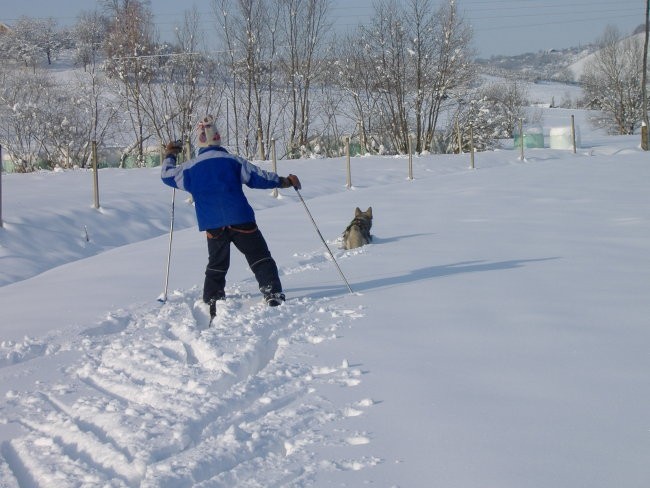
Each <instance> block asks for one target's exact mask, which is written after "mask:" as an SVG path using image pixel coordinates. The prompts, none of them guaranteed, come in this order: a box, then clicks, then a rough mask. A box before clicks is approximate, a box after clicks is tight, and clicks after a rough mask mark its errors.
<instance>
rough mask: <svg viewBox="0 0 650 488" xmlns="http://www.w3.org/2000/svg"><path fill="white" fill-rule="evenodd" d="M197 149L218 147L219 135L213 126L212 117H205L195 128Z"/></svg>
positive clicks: (219, 143) (219, 142)
mask: <svg viewBox="0 0 650 488" xmlns="http://www.w3.org/2000/svg"><path fill="white" fill-rule="evenodd" d="M197 131H198V134H199V138H198V143H199V147H208V146H220V145H221V135H219V131H217V129H216V127H215V126H214V117H212V115H206V116H205V117H203V120H201V121H200V122H199V124H198V126H197Z"/></svg>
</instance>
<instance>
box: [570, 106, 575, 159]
mask: <svg viewBox="0 0 650 488" xmlns="http://www.w3.org/2000/svg"><path fill="white" fill-rule="evenodd" d="M571 139H572V140H573V154H575V153H576V121H575V115H572V116H571Z"/></svg>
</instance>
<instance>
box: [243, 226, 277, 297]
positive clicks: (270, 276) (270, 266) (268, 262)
mask: <svg viewBox="0 0 650 488" xmlns="http://www.w3.org/2000/svg"><path fill="white" fill-rule="evenodd" d="M231 231H232V232H231V235H232V242H233V243H234V244H235V246H236V247H237V249H238V250H239V251H240V252H241V253H242V254H243V255H244V256H245V257H246V261H247V262H248V265H249V266H250V268H251V271H253V273H254V274H255V279H256V280H257V284H258V285H259V288H260V291H261V292H262V293H263V294H264V296H265V297H266V296H267V295H270V294H278V295H279V294H281V293H282V283H281V282H280V277H279V273H278V266H277V264H276V263H275V260H274V259H273V257H272V256H271V252H270V251H269V248H268V246H267V244H266V241H265V240H264V236H262V233H261V232H260V230H259V229H258V228H257V225H256V224H254V223H250V224H243V225H237V226H231Z"/></svg>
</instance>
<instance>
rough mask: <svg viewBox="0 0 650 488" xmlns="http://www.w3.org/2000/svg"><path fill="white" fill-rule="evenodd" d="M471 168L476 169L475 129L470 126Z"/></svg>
mask: <svg viewBox="0 0 650 488" xmlns="http://www.w3.org/2000/svg"><path fill="white" fill-rule="evenodd" d="M469 161H470V165H469V167H470V168H472V169H474V129H473V127H472V126H471V125H470V126H469Z"/></svg>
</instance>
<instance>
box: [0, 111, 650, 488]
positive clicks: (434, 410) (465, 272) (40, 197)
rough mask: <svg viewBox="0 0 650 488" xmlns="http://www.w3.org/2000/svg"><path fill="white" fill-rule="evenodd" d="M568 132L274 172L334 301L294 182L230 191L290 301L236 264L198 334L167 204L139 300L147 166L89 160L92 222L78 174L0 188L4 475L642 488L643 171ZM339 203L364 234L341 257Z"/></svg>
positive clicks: (155, 207) (646, 169)
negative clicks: (263, 297) (96, 196)
mask: <svg viewBox="0 0 650 488" xmlns="http://www.w3.org/2000/svg"><path fill="white" fill-rule="evenodd" d="M545 113H547V114H550V117H549V119H548V120H551V121H552V114H558V113H561V114H562V117H565V116H566V114H567V113H569V112H558V111H547V112H545ZM577 114H578V117H577V118H578V120H580V121H582V120H584V114H583V113H577ZM552 123H554V122H552ZM565 123H566V122H565ZM545 125H547V124H545ZM582 129H583V130H582V146H581V147H580V148H579V149H578V152H577V154H573V152H572V151H563V150H555V149H548V148H547V149H528V150H527V151H526V155H525V160H524V161H521V160H519V151H518V150H515V149H504V150H500V151H494V152H488V153H479V154H477V155H476V158H475V164H476V169H474V170H471V169H469V155H467V154H465V155H456V156H452V155H450V156H437V155H427V156H422V157H415V158H414V160H413V168H414V170H413V173H414V179H413V180H412V181H410V180H409V179H408V178H407V170H408V160H407V158H405V157H378V156H377V157H374V156H372V157H361V158H353V159H352V183H353V188H352V189H350V190H348V189H347V188H346V186H345V183H346V169H345V160H344V158H339V159H317V160H299V161H289V162H287V161H281V162H280V163H279V172H280V174H287V173H289V172H291V173H295V174H297V175H299V176H300V178H301V181H302V183H303V190H302V191H301V194H302V195H303V197H304V198H305V201H306V203H307V205H308V207H309V209H310V211H311V212H312V214H313V216H314V218H315V220H316V221H317V223H318V225H319V228H320V230H321V232H322V234H323V236H324V237H325V239H326V240H327V241H328V245H329V247H330V249H332V252H333V253H334V255H335V257H336V259H337V262H338V263H339V265H340V266H341V269H342V270H343V272H344V274H345V276H346V277H347V279H348V281H349V282H350V285H351V286H352V288H353V290H354V293H353V294H350V293H348V291H347V289H346V287H345V284H344V283H343V281H342V279H341V277H340V276H339V274H338V272H337V270H336V267H335V266H334V263H332V261H331V259H330V258H329V256H328V254H327V252H326V251H325V248H324V246H323V245H322V243H321V242H320V240H319V238H318V235H317V234H316V232H315V229H314V228H313V226H312V223H311V221H310V220H309V218H308V216H307V214H306V212H305V211H304V208H303V207H302V204H301V202H300V200H299V199H298V197H297V195H296V194H295V192H294V191H293V190H281V191H280V197H279V198H274V197H273V196H272V195H271V193H270V192H268V191H264V190H263V191H260V190H257V191H248V195H249V196H250V199H251V202H252V203H253V205H254V207H255V209H256V213H257V217H258V222H259V225H260V227H261V229H262V231H263V232H264V234H265V237H266V239H267V241H268V243H269V246H270V248H271V251H272V253H273V255H274V257H275V258H276V261H277V262H278V266H279V268H280V271H281V277H282V280H283V284H284V287H285V291H286V293H287V296H288V301H287V303H286V304H285V305H283V306H281V307H278V308H268V307H266V306H264V305H263V304H262V303H261V301H260V296H259V292H257V290H256V286H255V282H254V279H253V277H252V274H251V272H250V270H248V269H247V267H246V264H245V262H244V260H243V259H242V258H241V256H240V255H239V254H238V253H237V252H236V251H233V263H232V267H231V270H230V273H229V275H228V288H227V291H228V293H229V296H230V299H229V300H227V301H226V302H225V303H223V304H221V308H220V309H219V312H218V317H217V319H216V323H215V325H214V326H213V327H212V328H207V319H206V317H205V315H204V313H203V311H202V310H201V309H200V308H197V307H195V301H197V299H198V298H199V297H200V292H201V284H202V280H203V271H204V267H205V263H206V260H207V251H206V246H205V241H204V237H203V236H202V234H200V233H199V232H198V231H197V230H196V225H195V221H194V215H193V209H192V206H191V204H190V203H188V201H187V195H186V194H183V193H181V192H178V193H177V194H176V201H175V202H176V204H175V208H176V215H175V224H176V227H175V232H174V239H173V243H172V266H171V273H170V292H169V300H168V301H167V303H165V304H161V303H159V302H157V300H156V298H157V297H158V295H159V294H160V293H161V291H162V288H163V284H164V274H165V264H166V258H167V250H168V242H169V240H168V229H169V219H170V203H171V191H170V189H169V188H167V187H165V186H164V185H162V183H161V182H160V179H159V169H158V168H152V169H131V170H119V169H106V170H101V171H100V172H99V182H100V206H101V207H100V209H94V208H93V207H92V200H93V194H92V174H91V173H90V172H88V171H85V170H77V171H63V172H56V173H55V172H52V173H45V172H41V173H35V174H26V175H18V174H9V175H3V176H2V185H3V186H2V195H3V209H2V210H3V212H2V215H3V219H4V221H5V226H4V228H3V229H1V230H0V244H1V247H0V261H1V262H2V268H1V269H0V283H1V284H2V286H1V287H0V311H1V312H0V317H1V321H0V331H1V339H0V399H1V400H0V446H1V447H0V486H3V487H18V486H19V487H23V488H24V487H35V486H57V487H67V486H71V487H72V486H110V487H123V486H126V487H184V486H197V487H208V486H210V487H216V486H224V487H233V486H247V487H254V486H260V487H261V486H264V487H268V486H319V487H324V486H351V487H358V486H364V485H374V486H385V487H430V486H445V487H463V488H472V487H477V488H478V487H486V486H490V487H500V488H507V487H512V488H515V487H516V488H519V487H527V488H534V487H539V488H548V487H554V488H558V487H567V488H569V487H571V488H574V487H578V486H589V487H591V488H598V487H602V488H610V487H612V486H625V487H627V488H634V487H639V488H641V487H645V486H647V484H648V480H650V465H649V464H648V462H647V461H648V455H649V454H650V411H649V410H648V405H649V401H650V384H649V379H650V373H649V372H650V354H649V349H648V347H649V342H650V327H649V326H650V320H649V319H648V317H649V316H650V305H648V303H649V302H648V299H647V293H648V283H650V257H649V254H648V248H649V247H650V200H649V197H648V191H647V182H648V180H649V179H650V164H648V155H647V153H644V152H643V151H641V150H640V149H639V141H638V137H607V136H604V135H601V134H599V133H594V132H591V131H589V129H588V126H587V125H585V124H583V125H582ZM259 164H260V165H261V166H262V167H264V168H265V169H269V166H270V165H269V163H259ZM357 206H359V207H361V208H367V207H368V206H372V208H373V214H374V217H375V219H374V224H373V235H374V240H373V243H372V244H370V245H368V246H365V247H362V248H359V249H355V250H351V251H345V250H343V249H341V248H340V234H341V232H342V231H343V230H344V229H345V227H346V226H347V224H348V223H349V221H350V220H351V219H352V217H353V215H354V208H355V207H357Z"/></svg>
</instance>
